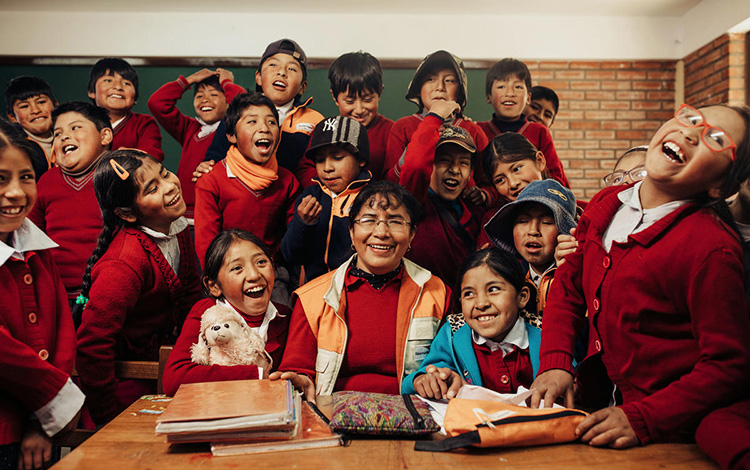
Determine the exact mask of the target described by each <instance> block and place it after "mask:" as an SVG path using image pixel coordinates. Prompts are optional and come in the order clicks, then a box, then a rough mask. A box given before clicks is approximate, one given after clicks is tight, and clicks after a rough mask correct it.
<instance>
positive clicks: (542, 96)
mask: <svg viewBox="0 0 750 470" xmlns="http://www.w3.org/2000/svg"><path fill="white" fill-rule="evenodd" d="M559 109H560V99H559V98H558V97H557V93H555V90H553V89H552V88H547V87H546V86H538V85H537V86H534V87H531V102H530V103H529V104H528V105H527V106H526V109H524V110H523V115H524V116H526V120H527V121H529V122H536V123H539V124H541V125H543V126H544V127H546V128H547V129H549V128H550V127H552V124H553V123H554V122H555V117H556V116H557V111H558V110H559Z"/></svg>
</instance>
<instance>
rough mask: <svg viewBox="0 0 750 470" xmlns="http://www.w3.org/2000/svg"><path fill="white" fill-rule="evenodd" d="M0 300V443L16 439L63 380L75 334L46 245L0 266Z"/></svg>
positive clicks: (67, 373)
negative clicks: (26, 421)
mask: <svg viewBox="0 0 750 470" xmlns="http://www.w3.org/2000/svg"><path fill="white" fill-rule="evenodd" d="M27 276H28V277H27ZM26 280H29V282H30V283H26V282H25V281H26ZM0 299H2V308H0V446H2V445H5V444H10V443H13V442H20V441H21V437H22V436H23V432H22V431H23V430H22V425H23V422H24V420H26V419H28V417H29V414H31V413H32V412H33V411H35V410H38V409H39V408H41V407H42V406H44V405H46V404H47V403H49V401H50V400H52V399H53V398H54V397H55V396H56V395H57V393H58V392H59V391H60V389H62V387H63V386H64V385H65V382H66V381H67V380H68V377H70V372H71V371H72V370H73V361H74V360H75V352H76V342H75V341H76V338H75V330H74V328H73V317H72V316H71V315H70V308H69V307H68V299H67V296H66V294H65V289H64V288H63V285H62V282H61V281H60V274H59V273H58V271H57V266H55V263H54V262H53V261H52V255H51V253H50V252H49V250H42V251H39V252H33V251H31V252H27V253H26V259H25V260H24V261H20V260H16V259H13V258H11V259H9V260H7V261H6V262H5V264H3V265H2V266H0Z"/></svg>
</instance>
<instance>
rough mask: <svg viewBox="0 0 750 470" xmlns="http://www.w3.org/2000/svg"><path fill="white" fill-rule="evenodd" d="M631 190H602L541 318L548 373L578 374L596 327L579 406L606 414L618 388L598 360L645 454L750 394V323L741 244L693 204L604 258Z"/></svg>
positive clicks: (543, 367) (542, 353) (543, 362)
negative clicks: (577, 349) (577, 358)
mask: <svg viewBox="0 0 750 470" xmlns="http://www.w3.org/2000/svg"><path fill="white" fill-rule="evenodd" d="M628 187H630V186H626V187H623V186H615V187H611V188H605V189H604V190H602V191H601V192H599V194H597V195H596V196H595V197H594V199H593V200H592V201H591V202H590V203H589V205H588V207H587V208H586V211H585V212H584V213H583V216H582V217H581V220H580V222H579V224H578V228H577V229H576V238H577V239H578V242H579V247H578V249H577V250H576V251H575V253H573V254H570V255H568V256H567V257H566V258H565V260H566V262H565V263H564V264H563V265H562V266H560V267H559V268H558V269H557V273H556V274H555V282H554V283H553V285H552V289H551V291H550V293H549V297H548V299H547V306H546V308H545V310H544V330H543V331H542V345H541V351H540V362H541V363H540V372H539V373H542V372H544V371H546V370H549V369H563V370H567V371H568V372H570V373H573V367H572V359H573V348H574V345H575V340H576V338H577V333H578V331H579V330H580V329H581V327H582V326H583V323H584V322H585V321H587V320H588V322H589V326H590V332H589V345H588V353H587V357H586V359H585V360H584V361H583V363H582V364H581V365H580V366H579V369H578V374H579V375H578V377H579V381H580V384H581V393H582V396H583V398H584V399H586V398H587V397H588V398H589V400H590V402H599V403H604V404H605V405H606V403H607V401H608V396H609V395H611V392H612V388H611V387H608V386H606V385H605V383H606V377H602V374H601V373H597V372H601V369H602V368H601V366H600V367H598V368H597V367H596V363H597V362H599V360H601V361H602V362H603V364H604V368H605V369H606V373H607V375H608V376H609V378H610V379H611V380H612V381H613V382H614V384H615V385H617V388H618V389H619V391H620V392H621V393H622V398H623V405H622V410H623V411H624V412H625V414H626V415H627V417H628V420H629V421H630V425H631V426H632V427H633V429H634V430H635V432H636V434H637V435H638V438H639V439H640V441H641V443H642V444H646V443H648V442H651V441H654V440H667V439H670V438H672V437H673V436H674V434H675V433H677V432H679V431H682V430H684V429H685V428H687V427H689V426H691V425H695V424H696V423H697V422H698V420H699V419H700V418H702V417H703V416H704V415H705V414H706V413H708V412H709V411H711V410H713V409H715V408H718V407H720V406H722V405H725V404H726V403H728V402H729V401H731V400H736V399H738V398H739V397H740V396H741V394H742V393H743V390H745V389H746V387H747V384H748V383H750V350H749V349H748V348H749V347H750V316H748V309H747V302H746V299H745V295H744V290H743V267H742V249H741V246H740V242H739V240H738V239H737V237H736V235H734V234H733V233H731V230H730V229H729V228H727V227H726V226H725V225H724V224H723V223H721V222H720V221H719V220H718V219H717V218H716V217H715V215H714V214H713V213H712V211H711V210H709V209H700V208H698V207H697V206H696V205H695V204H692V203H691V204H687V205H685V206H682V207H680V208H678V209H676V210H675V211H673V212H672V213H670V214H668V215H667V216H665V217H663V218H662V219H660V220H658V221H657V222H656V223H655V224H654V225H652V226H651V227H649V228H647V229H645V230H643V231H642V232H639V233H636V234H634V235H630V237H629V238H628V241H627V242H626V243H624V244H623V243H613V245H612V249H611V250H610V252H609V253H607V252H605V251H604V248H602V236H603V234H604V232H605V230H606V229H607V227H608V226H609V223H610V221H611V220H612V217H613V216H614V214H615V212H616V211H617V209H618V208H619V207H620V206H621V204H622V203H621V202H620V200H619V199H618V197H617V193H619V192H620V191H622V190H624V189H626V188H628ZM587 310H588V317H587V316H586V311H587ZM603 380H604V381H605V382H602V381H603Z"/></svg>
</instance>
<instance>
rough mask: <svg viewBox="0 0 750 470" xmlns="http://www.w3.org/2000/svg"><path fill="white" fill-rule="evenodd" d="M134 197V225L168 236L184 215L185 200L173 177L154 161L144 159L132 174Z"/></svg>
mask: <svg viewBox="0 0 750 470" xmlns="http://www.w3.org/2000/svg"><path fill="white" fill-rule="evenodd" d="M135 179H136V181H137V183H138V195H137V196H136V198H135V212H136V217H137V221H138V223H139V224H140V225H144V226H146V227H148V228H150V229H152V230H156V231H157V232H161V233H164V234H168V233H169V226H170V225H171V224H172V222H174V221H175V220H177V219H178V218H179V217H181V216H183V215H184V214H185V209H186V206H185V200H184V199H183V198H182V187H181V186H180V180H179V179H177V175H175V174H174V173H172V172H171V171H169V170H167V169H166V168H165V167H164V165H162V164H161V163H159V162H156V161H154V160H151V159H150V158H149V159H145V160H144V161H143V165H142V166H141V167H140V168H139V169H138V170H137V171H136V175H135Z"/></svg>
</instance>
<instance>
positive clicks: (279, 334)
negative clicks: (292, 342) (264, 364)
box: [164, 299, 291, 395]
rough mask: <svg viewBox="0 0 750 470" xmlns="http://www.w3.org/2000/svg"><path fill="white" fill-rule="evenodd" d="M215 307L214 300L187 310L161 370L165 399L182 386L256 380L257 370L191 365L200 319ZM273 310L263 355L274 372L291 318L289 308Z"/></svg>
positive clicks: (281, 352)
mask: <svg viewBox="0 0 750 470" xmlns="http://www.w3.org/2000/svg"><path fill="white" fill-rule="evenodd" d="M214 305H216V301H215V300H214V299H203V300H200V301H198V303H196V304H195V305H194V306H193V309H192V310H190V313H189V314H188V317H187V319H186V320H185V323H184V324H183V325H182V333H180V337H179V338H178V339H177V343H176V344H175V346H174V349H173V350H172V353H171V354H170V355H169V361H168V362H167V366H166V368H165V369H164V393H166V394H167V395H174V394H175V393H176V392H177V389H178V388H180V385H182V384H188V383H196V382H218V381H222V380H246V379H257V378H258V367H257V366H231V367H229V366H217V365H214V366H204V365H201V364H196V363H194V362H193V361H192V354H191V347H192V345H193V344H195V343H197V342H198V336H199V335H200V332H201V331H200V330H201V317H202V316H203V312H205V311H206V310H208V309H209V308H211V307H213V306H214ZM276 308H277V310H278V313H277V316H276V318H274V319H273V321H272V322H271V323H270V324H269V325H268V340H267V341H266V351H267V352H268V354H270V355H271V359H273V365H272V369H271V370H276V368H277V367H278V366H279V364H280V363H281V356H282V355H283V354H284V346H286V335H287V330H288V329H289V317H290V314H291V312H290V311H289V308H288V307H285V306H283V305H278V306H276ZM240 315H242V317H243V318H244V319H245V321H247V322H248V323H250V322H251V321H252V319H253V318H255V317H251V316H249V315H245V314H243V313H241V312H240ZM269 372H270V371H269Z"/></svg>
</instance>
